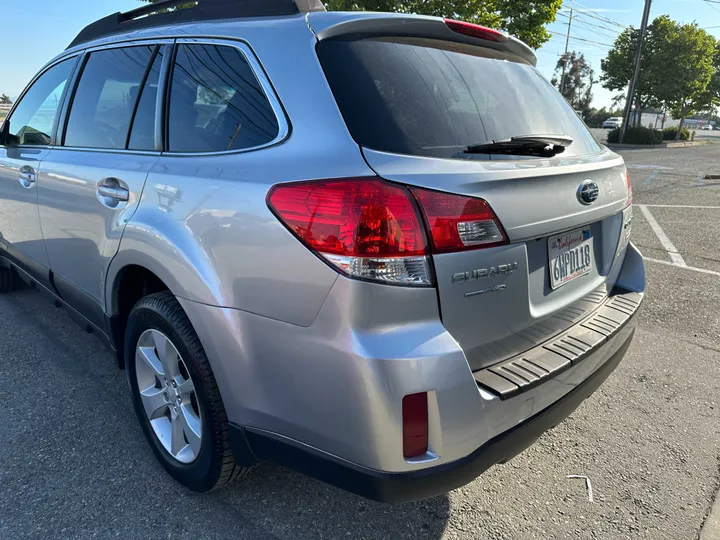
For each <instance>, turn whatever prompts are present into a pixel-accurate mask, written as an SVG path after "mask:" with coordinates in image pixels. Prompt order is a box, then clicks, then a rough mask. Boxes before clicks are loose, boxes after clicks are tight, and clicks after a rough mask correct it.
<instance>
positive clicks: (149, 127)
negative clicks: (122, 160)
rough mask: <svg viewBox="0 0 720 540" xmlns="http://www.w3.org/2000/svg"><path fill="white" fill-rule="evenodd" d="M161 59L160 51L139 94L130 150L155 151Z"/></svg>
mask: <svg viewBox="0 0 720 540" xmlns="http://www.w3.org/2000/svg"><path fill="white" fill-rule="evenodd" d="M162 59H163V54H162V49H160V51H159V52H158V54H157V55H156V56H155V60H154V61H153V63H152V66H151V67H150V73H148V77H147V80H146V81H145V85H144V86H143V88H142V91H141V92H140V103H138V106H137V111H136V112H135V118H134V119H133V121H132V122H133V124H132V128H131V131H130V143H129V144H128V148H129V149H131V150H155V110H156V108H157V93H158V82H159V80H160V68H161V66H162Z"/></svg>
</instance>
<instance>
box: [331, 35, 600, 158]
mask: <svg viewBox="0 0 720 540" xmlns="http://www.w3.org/2000/svg"><path fill="white" fill-rule="evenodd" d="M317 53H318V57H319V58H320V62H321V64H322V67H323V70H324V71H325V75H326V76H327V79H328V81H329V83H330V87H331V88H332V91H333V94H334V95H335V99H336V100H337V103H338V105H339V107H340V110H341V112H342V114H343V117H344V119H345V122H346V124H347V126H348V129H349V130H350V133H351V134H352V136H353V138H354V139H355V140H356V141H357V142H358V144H360V145H361V146H364V147H367V148H372V149H375V150H381V151H385V152H392V153H397V154H410V155H416V156H431V157H440V158H457V159H490V157H489V156H488V155H487V154H466V153H464V150H465V148H467V147H468V146H469V145H473V144H480V143H484V142H488V141H492V140H498V139H506V138H508V137H514V136H521V135H541V134H542V135H548V134H563V135H569V136H570V137H572V138H573V143H572V144H571V145H570V146H569V147H568V148H567V149H566V150H565V152H564V153H563V154H562V155H561V156H558V158H557V159H561V158H562V157H566V156H568V155H575V156H577V155H582V154H590V153H596V152H599V151H600V150H601V147H600V145H599V144H598V142H597V141H596V140H595V138H594V137H593V136H592V134H591V133H590V131H589V130H588V129H587V128H586V127H585V124H583V122H582V121H581V120H580V118H578V116H577V114H575V112H574V111H573V109H572V107H570V105H568V103H567V102H566V101H565V99H564V98H563V97H562V96H561V95H560V93H559V92H557V91H556V90H555V88H553V87H552V86H551V85H550V83H549V82H547V81H546V80H545V79H544V78H543V77H542V75H540V73H539V72H538V71H537V70H536V69H535V68H534V67H532V66H530V65H528V64H525V63H521V62H520V61H519V60H518V59H516V58H514V57H511V56H504V55H503V54H502V53H499V52H497V51H493V50H491V49H486V48H481V47H473V46H468V45H461V44H456V43H450V42H444V41H437V40H429V39H420V38H390V39H389V38H378V39H363V40H355V41H352V40H351V41H343V40H326V41H321V42H320V43H319V44H318V46H317ZM499 157H500V156H493V157H492V159H498V158H499ZM514 158H517V156H514ZM531 159H534V158H531Z"/></svg>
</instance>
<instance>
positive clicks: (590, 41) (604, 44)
mask: <svg viewBox="0 0 720 540" xmlns="http://www.w3.org/2000/svg"><path fill="white" fill-rule="evenodd" d="M548 32H550V33H551V34H554V35H556V36H562V37H566V36H565V34H562V33H560V32H553V31H552V30H548ZM570 39H574V40H576V41H584V42H585V43H592V44H593V45H602V46H603V47H607V48H608V49H612V48H613V47H614V45H610V44H609V43H600V42H599V41H592V40H589V39H585V38H581V37H577V36H570Z"/></svg>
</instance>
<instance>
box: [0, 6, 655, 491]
mask: <svg viewBox="0 0 720 540" xmlns="http://www.w3.org/2000/svg"><path fill="white" fill-rule="evenodd" d="M183 4H187V0H168V1H164V2H158V3H156V4H154V5H148V6H144V7H141V8H138V9H135V10H133V11H131V12H128V13H124V14H115V15H112V16H109V17H106V18H105V19H101V20H100V21H98V22H96V23H94V24H91V25H89V26H88V27H86V28H85V29H84V30H83V31H82V32H81V33H80V34H79V35H78V36H77V37H76V39H75V40H74V41H73V43H72V44H71V45H70V46H69V47H68V49H67V50H65V51H64V52H62V53H61V54H60V55H59V56H57V57H56V58H55V59H54V60H52V61H51V62H50V63H48V64H47V65H46V66H45V67H44V68H43V69H42V70H41V71H40V73H39V74H38V75H37V76H36V77H35V79H34V80H33V81H32V82H31V83H30V85H29V86H28V88H27V89H26V90H25V92H24V93H23V94H22V95H21V96H20V98H19V99H18V101H17V104H16V105H15V107H14V109H13V110H12V112H11V113H10V115H9V116H8V119H7V120H6V121H5V122H4V124H3V125H2V127H1V128H0V209H1V210H2V211H0V291H4V292H8V291H12V290H15V289H17V288H20V287H22V286H24V285H23V284H25V283H30V284H32V285H33V286H34V287H36V288H37V289H40V290H43V291H45V292H46V293H48V294H49V295H50V296H51V297H52V299H53V300H54V302H55V303H56V305H58V306H65V307H67V308H68V311H69V312H70V313H71V314H72V315H73V316H74V317H75V318H76V319H77V320H78V321H80V322H81V324H82V326H83V327H85V328H86V329H88V330H90V331H93V332H95V333H96V334H97V335H98V336H100V337H101V338H103V339H105V340H107V342H108V343H109V344H110V347H112V349H113V350H114V351H116V355H117V361H118V364H119V367H121V368H124V369H126V370H127V377H128V381H129V385H130V393H131V396H132V401H133V405H134V408H135V413H136V415H137V418H138V421H139V422H140V425H141V426H142V431H143V433H144V436H145V437H146V438H147V441H148V443H149V445H150V447H151V448H152V450H153V452H154V454H155V456H156V457H157V459H158V460H159V461H160V463H162V465H163V466H164V467H165V469H166V470H167V471H168V473H169V474H170V475H172V476H173V477H174V478H175V479H176V480H178V481H179V482H181V483H182V484H184V485H185V486H187V487H188V488H190V489H193V490H197V491H201V492H204V491H209V490H211V489H214V488H217V487H220V486H223V485H225V484H227V483H228V482H229V481H231V480H233V479H235V478H236V477H238V476H241V475H243V474H244V473H245V472H246V471H247V470H249V468H250V467H252V465H254V464H255V463H256V462H257V461H258V460H273V461H276V462H278V463H280V464H284V465H287V466H289V467H292V468H295V469H297V470H299V471H301V472H304V473H307V474H310V475H313V476H315V477H317V478H319V479H321V480H324V481H327V482H330V483H332V484H335V485H337V486H340V487H343V488H345V489H348V490H350V491H353V492H355V493H358V494H360V495H363V496H365V497H369V498H372V499H377V500H383V501H390V502H400V501H409V500H415V499H421V498H425V497H430V496H434V495H437V494H440V493H443V492H445V491H448V490H451V489H454V488H457V487H459V486H461V485H463V484H465V483H467V482H469V481H471V480H472V479H474V478H475V477H476V476H478V475H479V474H481V473H482V472H483V471H485V470H486V469H487V468H488V467H490V466H492V465H494V464H495V463H498V462H505V461H507V460H509V459H511V458H512V457H513V456H515V455H516V454H517V453H519V452H521V451H522V450H524V449H525V448H526V447H528V446H529V445H530V444H532V443H533V442H534V441H535V440H536V439H537V438H538V437H539V436H540V435H541V434H542V433H543V432H544V431H546V430H548V429H550V428H552V427H553V426H555V425H557V424H558V423H559V422H561V421H562V420H563V419H564V418H565V417H566V416H567V415H568V414H570V413H571V412H572V411H573V410H574V409H575V408H576V407H577V406H578V405H579V404H580V403H581V402H582V401H583V400H584V399H585V398H586V397H588V396H589V395H590V394H592V393H593V392H594V391H595V390H596V389H597V388H598V387H599V386H600V385H601V384H602V382H603V381H604V380H605V379H606V378H607V377H608V376H609V375H610V373H611V372H612V371H613V370H614V369H615V368H616V366H617V365H618V364H619V362H620V361H621V359H622V358H623V356H624V354H625V352H626V350H627V348H628V346H629V345H630V342H631V340H632V337H633V333H634V327H635V323H636V320H637V317H636V314H637V312H638V309H639V307H640V304H641V301H642V299H643V294H644V289H645V271H644V266H643V259H642V256H641V255H640V253H639V251H638V250H637V249H636V248H635V247H634V246H633V244H632V243H630V241H629V237H630V230H631V223H632V213H633V208H632V188H631V184H630V177H629V176H628V172H627V169H626V167H625V163H624V161H623V158H622V157H621V156H619V155H617V154H615V153H613V152H612V151H611V150H609V149H608V148H606V147H604V146H602V145H601V144H600V143H598V141H597V140H596V139H595V137H594V136H593V135H592V133H590V131H589V130H588V128H587V127H586V126H585V125H584V124H583V122H582V121H581V120H580V118H578V116H577V114H575V112H573V109H572V107H571V106H570V105H568V103H567V101H566V100H565V99H564V98H563V97H562V96H561V95H560V93H559V92H557V90H555V89H554V88H553V87H552V86H551V85H549V84H548V83H547V82H546V81H545V80H544V79H543V78H542V77H541V76H539V74H538V72H537V70H536V68H535V67H534V66H535V65H536V61H537V59H536V57H535V53H534V52H533V51H532V49H530V48H529V47H528V46H527V45H525V44H524V43H522V42H520V41H518V40H517V39H515V38H512V37H509V36H507V35H505V34H503V33H500V32H498V31H496V30H492V29H490V28H485V27H481V26H477V25H475V24H470V23H466V22H461V21H454V20H443V19H440V18H434V17H418V16H412V15H404V14H388V13H362V12H353V13H341V12H330V13H328V12H325V9H324V7H323V4H322V3H321V2H320V1H319V0H295V1H293V0H265V1H263V2H231V3H229V2H227V0H200V1H199V2H197V4H196V5H194V7H187V8H183V9H177V10H175V11H168V9H167V8H171V7H178V6H182V5H183ZM18 298H21V297H18ZM27 339H28V340H33V339H37V336H28V337H27ZM627 373H628V372H627V371H626V372H625V374H624V375H623V376H627ZM58 385H59V387H62V382H60V381H58ZM606 399H612V397H611V396H608V397H606ZM15 406H22V404H19V403H18V404H15ZM79 420H80V419H78V421H79ZM79 429H82V428H81V427H80V428H79ZM108 429H110V426H109V427H108ZM96 435H97V437H98V438H102V437H103V434H101V433H98V434H96ZM100 444H102V443H100ZM108 444H112V443H111V442H110V439H108ZM608 444H612V443H611V442H609V443H608ZM579 447H580V448H582V444H580V446H579ZM127 461H128V464H131V463H132V458H128V460H127ZM129 466H130V465H129ZM128 474H133V471H129V472H128Z"/></svg>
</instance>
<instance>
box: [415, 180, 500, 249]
mask: <svg viewBox="0 0 720 540" xmlns="http://www.w3.org/2000/svg"><path fill="white" fill-rule="evenodd" d="M411 191H412V193H413V195H415V198H416V199H417V200H418V201H419V202H420V207H421V208H422V210H423V212H424V214H425V219H426V221H427V224H428V227H429V228H430V237H431V239H432V243H433V252H436V253H446V252H449V251H464V250H468V249H477V248H478V247H491V246H497V245H501V244H507V242H508V239H507V236H506V235H505V231H504V230H503V228H502V225H501V224H500V221H499V220H498V218H497V216H496V215H495V213H494V212H493V211H492V208H490V205H488V203H487V202H485V201H484V200H482V199H476V198H473V197H463V196H461V195H452V194H449V193H442V192H439V191H431V190H428V189H420V188H412V189H411Z"/></svg>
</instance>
